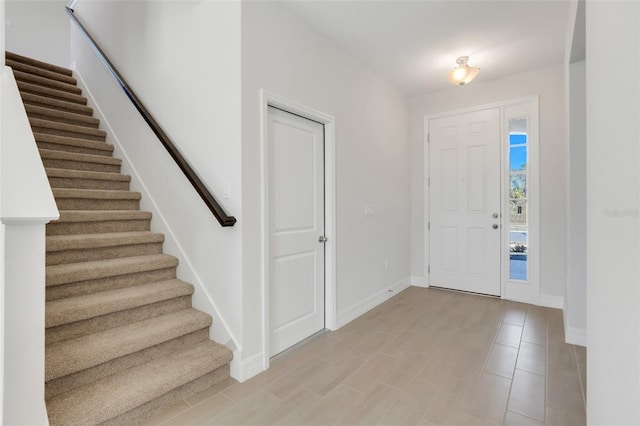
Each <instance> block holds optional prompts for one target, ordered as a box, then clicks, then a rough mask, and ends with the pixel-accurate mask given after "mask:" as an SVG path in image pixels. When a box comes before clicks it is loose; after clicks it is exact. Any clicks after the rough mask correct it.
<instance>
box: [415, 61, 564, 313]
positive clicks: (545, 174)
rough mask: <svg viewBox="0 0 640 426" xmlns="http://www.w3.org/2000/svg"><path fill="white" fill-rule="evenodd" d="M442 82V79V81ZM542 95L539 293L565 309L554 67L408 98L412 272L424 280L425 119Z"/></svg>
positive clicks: (560, 86)
mask: <svg viewBox="0 0 640 426" xmlns="http://www.w3.org/2000/svg"><path fill="white" fill-rule="evenodd" d="M443 78H444V76H443ZM536 94H537V95H539V96H540V133H539V134H540V233H541V235H540V256H541V259H540V269H541V271H540V292H541V295H542V296H543V300H547V301H551V302H552V304H555V305H559V306H561V305H562V299H563V297H564V282H565V250H564V247H565V235H566V231H565V227H566V221H565V197H566V191H565V181H566V178H565V175H566V173H565V168H566V155H565V152H566V148H565V133H564V98H563V96H564V73H563V68H562V67H561V66H558V67H551V68H546V69H541V70H536V71H531V72H529V73H526V74H520V75H515V76H512V77H507V78H504V79H500V80H493V81H486V82H485V81H482V71H481V72H480V75H479V77H478V78H477V79H476V80H474V81H473V82H472V83H470V84H469V85H467V86H465V87H452V88H451V89H450V90H445V91H442V92H438V93H433V94H430V95H425V96H420V97H415V98H412V99H410V109H411V124H410V134H411V201H412V202H411V272H412V275H413V276H414V277H416V280H417V281H418V280H424V276H425V265H424V259H425V255H426V254H425V252H424V251H425V249H424V245H425V244H424V196H425V190H424V180H423V179H424V173H425V170H424V116H425V115H429V114H435V113H440V112H447V111H454V110H458V109H462V108H467V107H473V106H477V105H484V104H490V103H494V102H500V101H506V100H509V99H516V98H521V97H526V96H531V95H536Z"/></svg>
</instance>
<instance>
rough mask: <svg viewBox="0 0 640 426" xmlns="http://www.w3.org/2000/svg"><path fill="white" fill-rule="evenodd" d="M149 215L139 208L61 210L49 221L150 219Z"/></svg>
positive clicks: (149, 213) (150, 215)
mask: <svg viewBox="0 0 640 426" xmlns="http://www.w3.org/2000/svg"><path fill="white" fill-rule="evenodd" d="M151 217H152V214H151V212H144V211H140V210H63V211H61V212H60V218H58V219H57V220H53V221H51V222H50V223H67V222H105V221H113V220H150V219H151Z"/></svg>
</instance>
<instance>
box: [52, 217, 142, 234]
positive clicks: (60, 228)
mask: <svg viewBox="0 0 640 426" xmlns="http://www.w3.org/2000/svg"><path fill="white" fill-rule="evenodd" d="M150 229H151V219H140V220H137V219H136V220H105V221H101V222H53V223H49V224H47V226H46V235H69V234H74V235H77V234H101V233H107V232H130V231H149V230H150Z"/></svg>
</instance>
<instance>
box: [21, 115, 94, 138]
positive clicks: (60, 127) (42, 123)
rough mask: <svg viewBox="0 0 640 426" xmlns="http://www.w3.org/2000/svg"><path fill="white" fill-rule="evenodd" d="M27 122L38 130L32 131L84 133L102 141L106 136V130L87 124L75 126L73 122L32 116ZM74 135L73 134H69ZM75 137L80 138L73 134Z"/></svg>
mask: <svg viewBox="0 0 640 426" xmlns="http://www.w3.org/2000/svg"><path fill="white" fill-rule="evenodd" d="M29 124H31V127H32V128H37V129H40V130H34V132H38V133H44V134H47V131H52V130H57V131H64V132H68V133H74V134H77V135H85V136H92V137H97V138H101V140H103V141H104V138H106V136H107V132H105V131H104V130H100V129H96V128H94V127H87V126H77V125H74V124H67V123H60V122H58V121H51V120H44V119H42V118H33V117H29ZM71 137H74V136H71ZM75 137H76V138H80V137H79V136H75Z"/></svg>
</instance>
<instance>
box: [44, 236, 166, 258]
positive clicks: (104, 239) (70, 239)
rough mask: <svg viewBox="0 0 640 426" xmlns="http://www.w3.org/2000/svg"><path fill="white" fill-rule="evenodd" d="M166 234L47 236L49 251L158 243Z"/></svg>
mask: <svg viewBox="0 0 640 426" xmlns="http://www.w3.org/2000/svg"><path fill="white" fill-rule="evenodd" d="M163 241H164V234H159V233H154V232H147V231H138V232H112V233H104V234H75V235H55V236H50V237H48V238H47V241H46V247H47V253H50V252H54V251H62V250H78V249H89V248H96V247H112V246H121V245H129V244H144V243H158V242H160V243H161V242H163Z"/></svg>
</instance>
